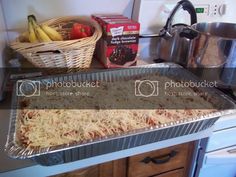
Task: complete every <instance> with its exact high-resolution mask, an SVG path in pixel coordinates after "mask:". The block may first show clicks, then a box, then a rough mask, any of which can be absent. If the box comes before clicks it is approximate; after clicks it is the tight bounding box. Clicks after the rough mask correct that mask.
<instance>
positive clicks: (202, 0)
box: [132, 0, 236, 60]
mask: <svg viewBox="0 0 236 177" xmlns="http://www.w3.org/2000/svg"><path fill="white" fill-rule="evenodd" d="M178 1H179V0H135V1H134V8H133V13H132V18H133V19H134V20H137V21H139V22H140V24H141V29H140V36H141V39H140V44H141V45H140V50H139V55H140V58H142V59H145V60H154V59H157V58H158V51H157V45H158V42H159V37H158V34H159V31H160V30H161V29H162V28H163V26H165V23H166V21H167V19H168V17H169V16H170V13H171V11H172V9H174V7H175V6H176V4H177V2H178ZM190 2H191V3H192V4H193V5H194V7H195V9H196V12H197V20H198V22H228V23H236V13H234V12H235V10H234V7H235V6H236V1H235V0H214V1H212V0H190ZM176 23H183V24H190V18H189V14H188V12H187V11H183V10H182V11H181V10H180V11H178V12H177V13H176V15H175V17H174V19H173V23H172V24H176ZM148 36H149V37H148ZM144 37H145V38H144Z"/></svg>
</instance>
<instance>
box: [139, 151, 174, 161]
mask: <svg viewBox="0 0 236 177" xmlns="http://www.w3.org/2000/svg"><path fill="white" fill-rule="evenodd" d="M177 154H178V152H177V151H171V152H170V153H169V154H165V155H161V156H158V157H145V158H144V159H143V160H142V161H141V162H143V163H145V164H148V163H150V162H152V163H154V164H163V163H167V162H169V161H170V159H171V158H173V157H175V156H176V155H177Z"/></svg>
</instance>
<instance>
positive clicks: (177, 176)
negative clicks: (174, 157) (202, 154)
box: [153, 168, 184, 177]
mask: <svg viewBox="0 0 236 177" xmlns="http://www.w3.org/2000/svg"><path fill="white" fill-rule="evenodd" d="M153 177H184V169H183V168H182V169H178V170H174V171H170V172H167V173H163V174H160V175H156V176H153Z"/></svg>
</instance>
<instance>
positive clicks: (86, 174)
mask: <svg viewBox="0 0 236 177" xmlns="http://www.w3.org/2000/svg"><path fill="white" fill-rule="evenodd" d="M52 177H99V168H98V166H93V167H88V168H84V169H80V170H76V171H73V172H68V173H64V174H60V175H55V176H52Z"/></svg>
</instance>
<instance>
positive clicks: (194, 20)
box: [160, 0, 197, 36]
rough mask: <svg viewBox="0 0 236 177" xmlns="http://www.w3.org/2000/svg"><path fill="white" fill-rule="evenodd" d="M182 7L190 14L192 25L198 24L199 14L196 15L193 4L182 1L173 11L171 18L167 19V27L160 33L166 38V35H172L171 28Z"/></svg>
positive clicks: (186, 0)
mask: <svg viewBox="0 0 236 177" xmlns="http://www.w3.org/2000/svg"><path fill="white" fill-rule="evenodd" d="M181 7H183V10H186V11H187V12H188V13H189V14H190V17H191V25H193V24H195V23H197V14H196V11H195V8H194V6H193V4H192V3H191V2H190V1H188V0H181V1H179V2H178V3H177V5H176V6H175V8H174V9H173V10H172V12H171V14H170V16H169V17H168V19H167V22H166V24H165V26H164V27H163V29H162V30H161V31H160V35H161V36H164V35H165V34H166V33H168V34H170V33H171V27H172V23H173V19H174V16H175V14H176V13H177V11H178V10H179V9H180V8H181Z"/></svg>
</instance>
